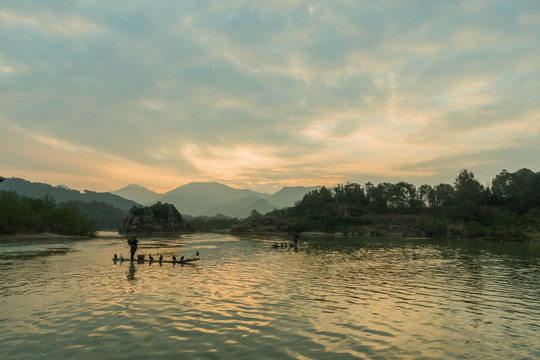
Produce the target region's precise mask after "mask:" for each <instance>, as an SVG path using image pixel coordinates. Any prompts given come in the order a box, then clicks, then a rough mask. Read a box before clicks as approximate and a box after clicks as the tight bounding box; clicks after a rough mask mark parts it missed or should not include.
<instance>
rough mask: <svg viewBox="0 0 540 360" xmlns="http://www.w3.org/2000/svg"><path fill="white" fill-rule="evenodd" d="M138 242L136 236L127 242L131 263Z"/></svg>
mask: <svg viewBox="0 0 540 360" xmlns="http://www.w3.org/2000/svg"><path fill="white" fill-rule="evenodd" d="M138 243H139V241H138V240H137V236H134V237H132V238H131V239H129V240H128V245H129V246H130V248H129V251H130V252H131V260H132V261H133V257H134V256H135V252H136V251H137V244H138Z"/></svg>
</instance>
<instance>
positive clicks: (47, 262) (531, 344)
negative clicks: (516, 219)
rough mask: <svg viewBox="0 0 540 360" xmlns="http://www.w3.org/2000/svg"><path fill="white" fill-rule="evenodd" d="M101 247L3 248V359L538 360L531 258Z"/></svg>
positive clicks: (190, 238) (387, 247)
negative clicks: (182, 260) (177, 260)
mask: <svg viewBox="0 0 540 360" xmlns="http://www.w3.org/2000/svg"><path fill="white" fill-rule="evenodd" d="M286 240H287V241H288V239H283V238H274V237H234V236H229V235H219V234H192V235H186V236H181V237H177V238H162V239H141V247H142V251H143V252H145V253H146V254H150V253H151V254H153V256H154V257H155V258H157V257H158V256H159V254H163V255H164V257H165V259H170V258H171V257H172V255H175V256H177V257H179V256H181V255H185V256H186V257H187V256H191V255H193V254H194V253H195V251H197V250H198V251H199V252H200V253H201V260H200V261H199V262H197V263H195V265H188V264H186V265H178V264H176V265H173V264H166V263H163V264H162V265H160V264H159V263H152V264H149V263H144V264H137V263H134V264H132V263H130V262H129V261H125V262H117V263H116V264H115V263H113V261H112V256H113V254H114V253H117V254H120V253H123V255H124V256H127V255H128V254H129V248H128V246H127V244H125V242H123V241H122V240H121V239H120V238H117V237H114V236H112V234H111V233H101V234H100V236H99V237H98V238H97V239H93V240H88V241H65V240H49V241H39V242H38V241H36V242H32V241H25V242H20V243H5V242H4V243H1V244H0V272H1V275H2V276H1V278H0V324H1V325H2V326H1V327H0V349H1V352H0V358H5V359H58V358H77V359H85V358H88V359H94V358H114V359H127V358H130V359H143V358H145V359H147V358H161V359H177V358H182V359H253V358H267V359H358V358H359V359H389V358H401V359H420V358H421V359H455V358H470V359H476V358H484V359H500V358H520V359H522V358H523V359H533V358H539V357H540V340H539V339H540V336H539V335H540V325H539V324H540V322H539V319H540V244H538V243H505V242H474V241H468V242H466V241H441V240H428V239H400V238H333V237H321V236H319V237H301V239H300V240H301V241H302V242H304V241H305V242H306V243H307V247H303V246H301V247H298V248H296V249H291V248H287V249H283V248H277V249H275V248H272V247H271V244H272V243H274V242H275V241H277V242H281V241H286Z"/></svg>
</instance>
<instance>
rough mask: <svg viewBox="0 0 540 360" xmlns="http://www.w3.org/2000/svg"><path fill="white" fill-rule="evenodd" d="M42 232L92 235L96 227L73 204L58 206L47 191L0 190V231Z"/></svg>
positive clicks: (13, 232)
mask: <svg viewBox="0 0 540 360" xmlns="http://www.w3.org/2000/svg"><path fill="white" fill-rule="evenodd" d="M0 180H2V178H0ZM46 232H49V233H54V234H61V235H84V236H93V235H95V233H96V228H95V226H94V224H93V223H92V221H90V220H89V219H88V217H87V216H85V215H83V214H82V213H81V212H80V211H79V210H77V208H75V207H74V206H73V205H70V204H62V205H61V206H58V205H57V204H56V202H55V201H54V199H52V198H51V197H49V196H48V195H47V196H45V197H44V198H42V199H34V198H29V197H26V196H21V195H18V194H17V193H16V192H15V191H5V190H2V191H0V234H18V233H26V234H28V233H30V234H33V233H46Z"/></svg>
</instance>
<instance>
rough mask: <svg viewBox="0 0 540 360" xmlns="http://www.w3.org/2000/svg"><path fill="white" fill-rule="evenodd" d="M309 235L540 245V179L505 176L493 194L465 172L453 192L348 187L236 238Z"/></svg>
mask: <svg viewBox="0 0 540 360" xmlns="http://www.w3.org/2000/svg"><path fill="white" fill-rule="evenodd" d="M274 231H279V232H284V231H287V232H290V233H298V232H304V231H322V232H342V233H357V234H362V235H388V234H395V235H415V236H416V235H420V236H436V237H459V238H491V239H511V240H525V239H529V238H530V239H532V238H534V239H537V238H540V172H536V173H535V172H533V171H531V170H529V169H520V170H518V171H516V172H513V173H511V172H508V171H506V170H503V171H502V172H501V173H499V174H498V175H497V176H495V178H494V179H493V180H492V185H491V187H486V186H483V185H482V184H480V182H479V181H478V180H477V179H475V177H474V174H473V173H472V172H470V171H468V170H462V171H461V172H460V173H459V174H458V175H457V177H456V179H455V181H454V183H453V184H439V185H435V186H431V185H427V184H426V185H422V186H420V187H418V188H416V187H415V186H414V185H412V184H409V183H406V182H403V181H400V182H398V183H396V184H391V183H380V184H378V185H375V184H372V183H369V182H368V183H367V184H365V185H360V184H355V183H348V184H346V185H338V186H336V187H334V188H332V189H330V188H326V187H323V188H321V189H319V190H314V191H311V192H309V193H308V194H306V195H305V196H304V198H303V199H302V200H301V201H299V202H297V203H296V205H295V206H294V207H291V208H286V209H281V210H275V211H272V212H270V213H268V214H266V215H264V216H262V215H260V214H253V215H252V216H251V217H250V218H248V219H247V221H246V222H244V223H243V224H241V225H239V226H237V227H236V228H233V233H238V234H240V233H257V232H274Z"/></svg>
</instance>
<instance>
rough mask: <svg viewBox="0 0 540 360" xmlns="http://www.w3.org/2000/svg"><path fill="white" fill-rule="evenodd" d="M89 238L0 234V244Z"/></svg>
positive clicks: (79, 236) (49, 234)
mask: <svg viewBox="0 0 540 360" xmlns="http://www.w3.org/2000/svg"><path fill="white" fill-rule="evenodd" d="M91 238H92V237H91V236H85V235H62V234H53V233H39V234H22V233H20V234H0V242H9V241H35V240H54V239H58V240H86V239H91Z"/></svg>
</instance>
